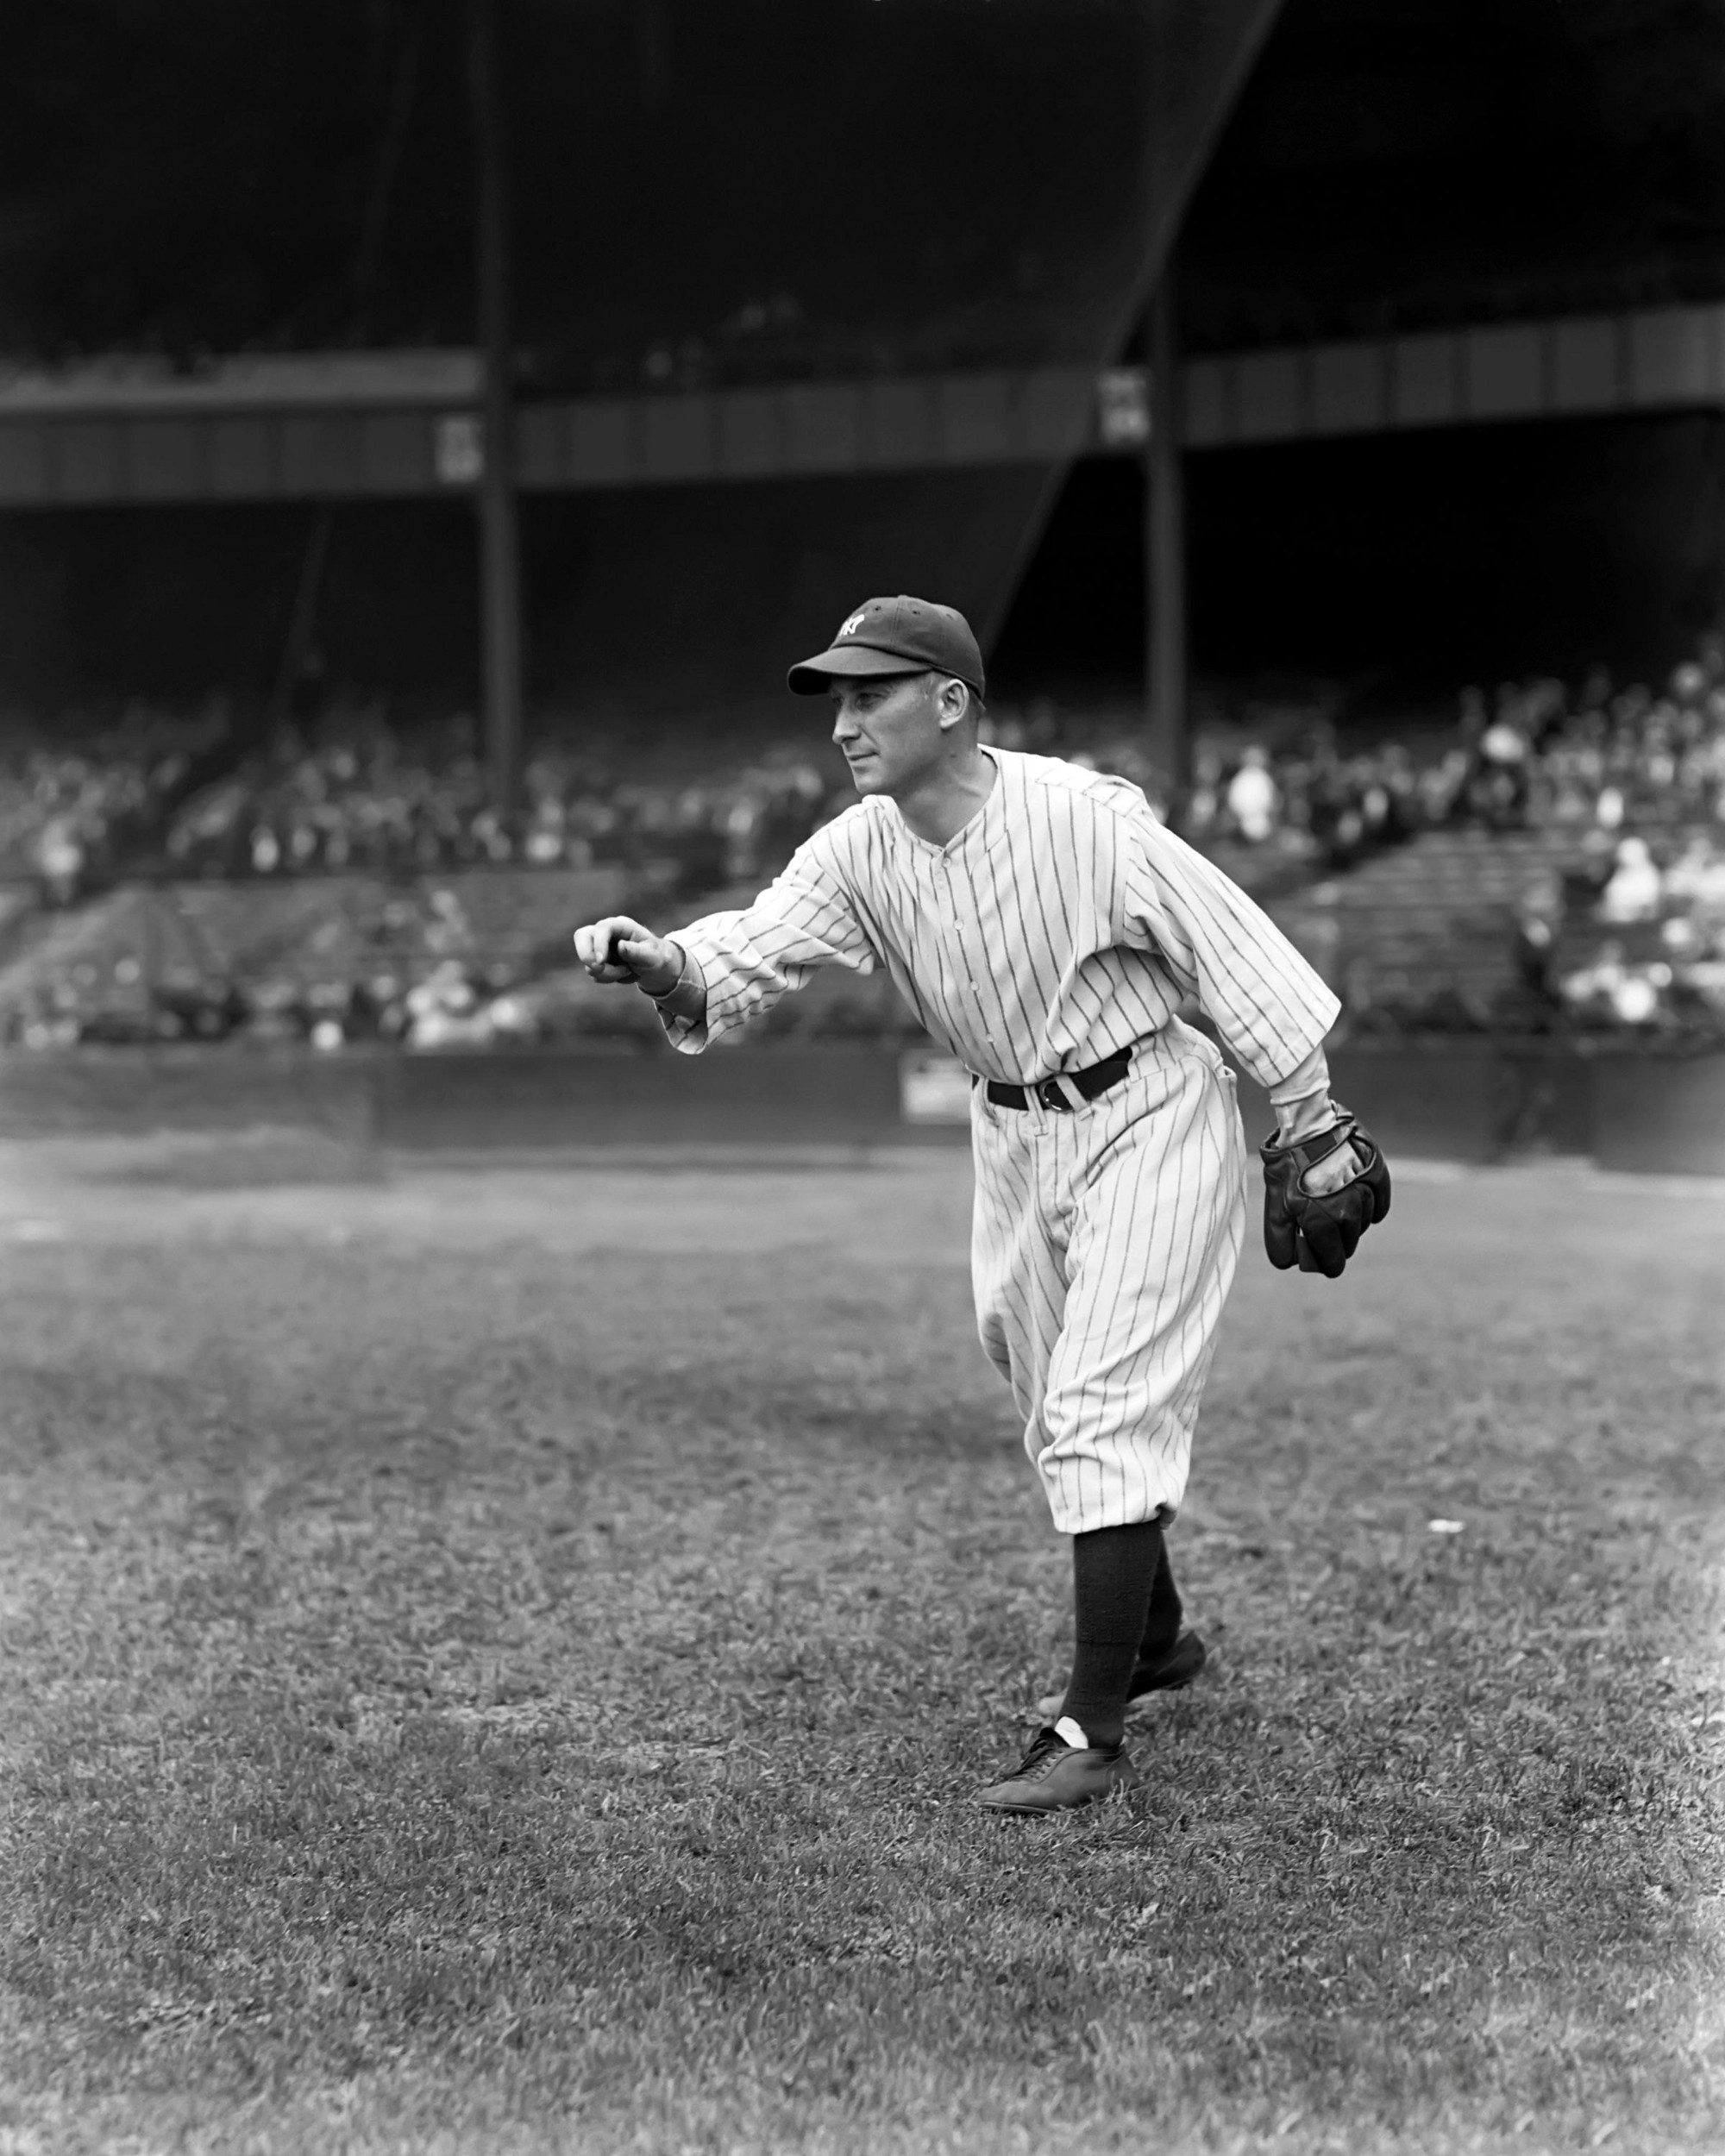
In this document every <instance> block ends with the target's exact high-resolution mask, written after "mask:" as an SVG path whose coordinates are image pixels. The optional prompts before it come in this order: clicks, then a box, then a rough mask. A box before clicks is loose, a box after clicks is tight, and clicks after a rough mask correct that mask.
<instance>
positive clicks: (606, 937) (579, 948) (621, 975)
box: [575, 913, 683, 995]
mask: <svg viewBox="0 0 1725 2156" xmlns="http://www.w3.org/2000/svg"><path fill="white" fill-rule="evenodd" d="M575 956H576V957H577V958H579V959H580V962H581V963H582V965H584V966H585V967H586V969H587V971H588V973H589V974H590V975H592V976H593V979H594V980H595V981H605V982H607V983H609V984H612V985H615V986H618V987H621V986H622V985H623V984H624V983H625V982H627V983H628V984H629V985H630V986H631V987H637V988H644V989H645V990H646V992H647V993H648V994H649V995H662V994H663V993H665V992H666V991H667V990H668V989H670V988H673V987H675V986H676V983H677V980H678V977H679V975H681V972H682V969H683V954H682V952H681V950H679V949H678V947H677V945H676V944H675V943H672V942H670V941H669V939H668V937H663V936H655V935H654V933H653V932H652V931H651V930H650V929H646V928H643V927H642V925H641V924H640V922H639V921H635V920H631V919H630V917H629V916H628V914H626V913H608V914H607V915H606V916H605V918H604V920H602V921H592V922H589V923H588V924H587V926H586V927H585V928H578V929H577V930H576V931H575Z"/></svg>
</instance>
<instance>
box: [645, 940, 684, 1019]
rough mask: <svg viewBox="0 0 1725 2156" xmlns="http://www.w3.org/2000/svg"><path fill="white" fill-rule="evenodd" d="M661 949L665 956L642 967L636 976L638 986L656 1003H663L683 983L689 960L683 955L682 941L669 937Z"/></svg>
mask: <svg viewBox="0 0 1725 2156" xmlns="http://www.w3.org/2000/svg"><path fill="white" fill-rule="evenodd" d="M660 949H661V950H662V952H663V953H664V956H663V958H662V960H657V961H655V962H654V963H653V964H652V965H650V966H647V967H643V968H642V969H641V970H640V971H639V972H637V975H636V976H635V985H636V987H637V988H639V989H640V991H641V993H643V995H645V996H650V997H651V998H652V1000H653V1001H654V1002H655V1003H662V1002H663V1001H664V1000H665V999H666V997H667V996H671V995H674V994H675V993H676V992H677V990H678V988H679V987H681V985H682V980H683V975H684V974H685V973H686V972H687V970H688V961H687V958H686V957H685V956H684V955H683V947H682V945H681V943H676V942H675V941H674V940H673V939H672V938H671V937H666V938H665V940H664V942H663V943H662V944H661V945H660Z"/></svg>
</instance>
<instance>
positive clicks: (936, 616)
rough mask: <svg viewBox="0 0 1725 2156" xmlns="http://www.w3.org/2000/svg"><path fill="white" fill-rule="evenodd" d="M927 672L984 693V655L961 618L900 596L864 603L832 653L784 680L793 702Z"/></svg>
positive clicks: (952, 609)
mask: <svg viewBox="0 0 1725 2156" xmlns="http://www.w3.org/2000/svg"><path fill="white" fill-rule="evenodd" d="M925 672H929V673H934V674H951V675H952V676H953V677H954V679H955V680H959V681H963V682H966V683H968V684H969V686H970V687H971V688H973V689H975V692H976V693H977V695H978V696H979V697H980V696H981V695H982V693H983V691H982V652H981V651H980V650H979V649H977V645H976V639H975V637H974V636H972V635H971V633H970V624H969V622H968V621H966V620H965V618H964V617H963V614H961V613H960V612H959V611H958V610H957V607H956V606H937V605H935V603H934V601H933V600H932V599H909V598H906V596H905V594H904V593H903V592H900V595H899V596H898V598H897V599H864V600H863V602H862V605H860V606H859V607H858V608H857V609H856V611H855V612H854V613H850V614H847V615H846V616H845V617H844V620H843V621H842V622H840V624H838V633H837V636H834V638H833V640H832V642H831V646H830V647H829V649H826V650H825V651H821V652H817V653H816V655H815V656H814V657H813V658H812V659H805V660H804V661H803V662H802V664H801V665H800V666H795V667H792V668H791V670H790V673H789V674H787V676H786V679H787V681H788V682H789V684H790V688H791V693H792V695H793V696H819V695H820V694H821V693H822V692H823V691H824V690H825V689H826V688H827V687H828V686H830V684H831V682H833V681H834V680H838V679H841V678H843V679H844V680H856V678H857V677H858V676H859V675H866V674H922V673H925Z"/></svg>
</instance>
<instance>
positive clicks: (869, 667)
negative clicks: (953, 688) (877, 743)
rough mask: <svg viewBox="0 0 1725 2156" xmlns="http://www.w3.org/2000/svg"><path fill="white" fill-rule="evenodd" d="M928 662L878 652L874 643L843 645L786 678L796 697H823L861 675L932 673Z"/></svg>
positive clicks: (790, 673)
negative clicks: (834, 684) (831, 688)
mask: <svg viewBox="0 0 1725 2156" xmlns="http://www.w3.org/2000/svg"><path fill="white" fill-rule="evenodd" d="M935 670H936V669H934V668H933V667H931V666H930V665H929V663H928V661H927V660H926V659H906V657H905V655H904V654H903V653H902V652H901V651H876V650H875V648H874V647H873V645H872V644H840V645H839V646H837V649H834V650H831V651H823V652H820V653H819V654H817V655H816V656H815V657H814V658H812V659H805V660H804V661H803V662H802V664H801V665H800V666H795V667H792V668H791V670H790V672H789V673H788V674H787V675H786V676H785V679H786V680H787V682H788V683H789V684H790V691H791V694H792V695H793V696H819V695H821V694H822V693H823V692H824V691H825V689H827V688H828V687H829V686H831V683H832V682H833V681H835V680H840V679H849V680H856V678H857V677H858V676H859V675H862V676H867V675H869V674H931V673H933V672H934V671H935Z"/></svg>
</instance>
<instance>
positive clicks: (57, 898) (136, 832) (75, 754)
mask: <svg viewBox="0 0 1725 2156" xmlns="http://www.w3.org/2000/svg"><path fill="white" fill-rule="evenodd" d="M227 730H228V718H227V713H226V711H225V710H224V709H223V706H222V705H219V704H215V705H210V707H209V708H208V709H207V710H206V711H204V712H202V713H200V714H198V716H196V717H194V718H182V717H179V716H177V715H175V714H173V713H170V712H165V711H160V710H158V709H157V708H156V707H154V705H146V704H141V703H140V704H135V705H130V706H129V707H128V709H127V710H126V711H124V712H123V713H122V715H121V717H120V718H119V720H118V722H117V724H113V725H110V726H108V727H105V728H103V729H101V730H91V731H88V732H86V731H85V730H84V729H82V728H80V727H78V726H77V725H76V724H73V725H72V728H71V729H70V733H71V739H70V741H68V740H67V739H66V737H65V736H61V737H60V738H59V739H57V740H49V739H47V738H44V737H43V736H41V735H39V734H36V733H34V731H33V730H29V729H24V728H18V729H16V730H13V731H12V734H11V738H10V740H9V742H8V743H7V745H6V749H5V751H4V753H0V876H4V877H17V878H27V879H34V881H36V882H37V883H38V884H39V886H40V887H41V894H42V896H43V897H44V898H46V899H47V900H48V902H49V903H50V904H53V905H57V906H70V905H72V904H73V903H74V902H75V901H76V900H77V899H78V898H80V897H82V896H83V895H84V894H85V892H87V891H89V890H90V889H91V888H93V887H97V886H99V885H100V884H102V883H103V882H104V881H108V880H109V879H110V877H112V876H113V875H115V874H118V873H120V872H121V871H122V869H123V868H126V867H127V866H128V865H129V862H130V861H131V859H132V858H133V856H135V854H136V853H137V851H138V850H139V849H140V848H141V847H147V845H148V843H150V841H151V840H152V838H153V837H154V834H155V833H156V832H157V831H158V830H159V829H160V825H161V823H162V821H163V819H164V818H165V817H166V814H167V813H168V812H169V810H170V807H171V805H172V804H173V801H174V800H175V799H177V798H178V796H179V793H180V792H181V790H182V789H183V788H184V787H185V785H186V783H187V781H188V780H190V779H191V778H192V777H193V776H194V774H195V772H196V769H197V766H198V761H199V759H201V758H202V757H204V756H206V755H209V754H210V751H211V750H212V749H215V748H216V747H217V746H218V745H219V743H221V741H222V740H223V737H224V736H225V735H226V733H227Z"/></svg>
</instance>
